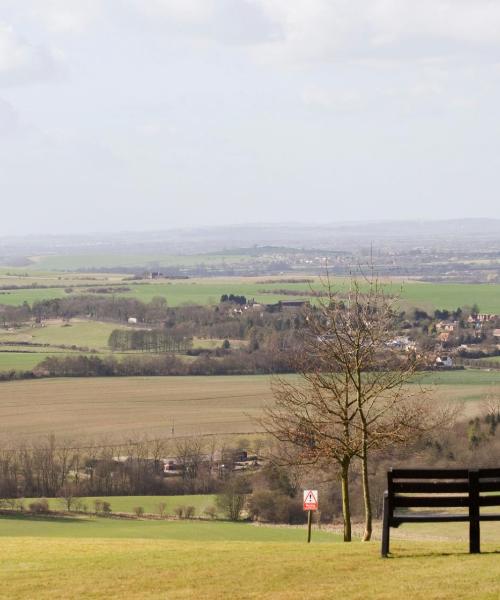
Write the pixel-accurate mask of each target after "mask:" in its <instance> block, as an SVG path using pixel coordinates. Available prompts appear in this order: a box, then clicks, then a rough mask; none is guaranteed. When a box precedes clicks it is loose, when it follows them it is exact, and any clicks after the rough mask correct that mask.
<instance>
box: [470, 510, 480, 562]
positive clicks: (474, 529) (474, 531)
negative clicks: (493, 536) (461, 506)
mask: <svg viewBox="0 0 500 600" xmlns="http://www.w3.org/2000/svg"><path fill="white" fill-rule="evenodd" d="M469 552H470V553H471V554H479V553H480V552H481V532H480V528H479V519H474V518H472V519H471V520H470V524H469Z"/></svg>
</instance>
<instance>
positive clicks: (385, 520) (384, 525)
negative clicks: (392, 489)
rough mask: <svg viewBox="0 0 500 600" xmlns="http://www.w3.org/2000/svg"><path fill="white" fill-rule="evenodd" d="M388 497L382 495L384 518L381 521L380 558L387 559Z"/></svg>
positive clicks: (388, 529)
mask: <svg viewBox="0 0 500 600" xmlns="http://www.w3.org/2000/svg"><path fill="white" fill-rule="evenodd" d="M389 531H390V528H389V497H388V495H387V492H386V493H385V494H384V516H383V521H382V557H383V558H387V555H388V554H389Z"/></svg>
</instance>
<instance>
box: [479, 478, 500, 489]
mask: <svg viewBox="0 0 500 600" xmlns="http://www.w3.org/2000/svg"><path fill="white" fill-rule="evenodd" d="M479 491H480V492H500V480H498V481H480V482H479Z"/></svg>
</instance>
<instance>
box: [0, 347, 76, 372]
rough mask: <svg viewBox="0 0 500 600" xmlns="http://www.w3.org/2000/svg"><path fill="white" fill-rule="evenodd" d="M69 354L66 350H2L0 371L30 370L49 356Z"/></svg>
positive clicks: (0, 353)
mask: <svg viewBox="0 0 500 600" xmlns="http://www.w3.org/2000/svg"><path fill="white" fill-rule="evenodd" d="M54 355H55V356H67V353H65V352H55V353H54V352H0V372H2V371H29V370H30V369H33V368H34V367H36V365H37V364H38V363H40V362H41V361H42V360H43V359H44V358H47V356H54Z"/></svg>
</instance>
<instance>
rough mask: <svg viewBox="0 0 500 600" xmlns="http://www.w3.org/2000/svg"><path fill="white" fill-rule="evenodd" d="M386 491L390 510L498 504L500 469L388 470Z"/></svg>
mask: <svg viewBox="0 0 500 600" xmlns="http://www.w3.org/2000/svg"><path fill="white" fill-rule="evenodd" d="M387 491H388V496H389V509H390V511H391V513H393V511H394V510H395V509H397V508H468V507H470V506H471V504H474V505H477V506H500V469H477V470H473V469H390V470H389V471H388V473H387ZM492 492H498V493H499V494H492Z"/></svg>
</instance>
